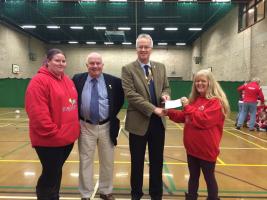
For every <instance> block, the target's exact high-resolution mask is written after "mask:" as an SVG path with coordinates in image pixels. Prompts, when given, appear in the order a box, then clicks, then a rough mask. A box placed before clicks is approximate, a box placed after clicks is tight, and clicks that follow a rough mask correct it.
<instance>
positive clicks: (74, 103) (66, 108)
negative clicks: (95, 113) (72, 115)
mask: <svg viewBox="0 0 267 200" xmlns="http://www.w3.org/2000/svg"><path fill="white" fill-rule="evenodd" d="M69 103H70V104H71V105H70V106H63V108H62V111H63V112H70V111H73V110H76V109H77V101H76V99H72V98H69Z"/></svg>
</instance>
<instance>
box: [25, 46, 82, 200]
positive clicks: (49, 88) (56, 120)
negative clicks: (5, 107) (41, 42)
mask: <svg viewBox="0 0 267 200" xmlns="http://www.w3.org/2000/svg"><path fill="white" fill-rule="evenodd" d="M65 68H66V58H65V55H64V53H63V52H62V51H61V50H59V49H50V50H49V51H48V52H47V58H46V61H45V62H44V65H43V66H41V68H40V69H39V71H38V73H37V74H36V75H35V76H34V77H33V78H32V80H31V81H30V83H29V85H28V88H27V90H26V95H25V96H26V97H25V108H26V112H27V114H28V117H29V128H30V139H31V144H32V146H33V147H34V149H35V151H36V153H37V155H38V157H39V159H40V161H41V164H42V174H41V176H40V177H39V179H38V182H37V186H36V194H37V199H38V200H59V189H60V183H61V177H62V167H63V164H64V163H65V161H66V159H67V158H68V156H69V154H70V152H71V150H72V148H73V144H74V142H75V140H76V139H77V138H78V137H79V134H80V127H79V126H80V125H79V119H78V105H77V97H78V95H77V92H76V89H75V86H74V84H73V82H72V80H71V79H69V78H68V77H67V76H66V75H65V74H64V70H65Z"/></svg>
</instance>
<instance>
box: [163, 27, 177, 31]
mask: <svg viewBox="0 0 267 200" xmlns="http://www.w3.org/2000/svg"><path fill="white" fill-rule="evenodd" d="M177 30H178V28H177V27H166V28H165V31H177Z"/></svg>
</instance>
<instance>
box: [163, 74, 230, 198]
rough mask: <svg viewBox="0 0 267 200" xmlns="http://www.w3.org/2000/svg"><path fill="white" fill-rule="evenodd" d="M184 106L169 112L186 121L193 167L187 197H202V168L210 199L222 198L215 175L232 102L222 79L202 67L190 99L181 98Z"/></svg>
mask: <svg viewBox="0 0 267 200" xmlns="http://www.w3.org/2000/svg"><path fill="white" fill-rule="evenodd" d="M181 102H182V105H183V110H175V109H170V110H166V111H165V114H166V115H168V116H169V118H170V119H171V120H172V121H174V122H177V123H184V124H185V125H184V146H185V149H186V153H187V163H188V169H189V174H190V177H189V182H188V193H186V198H185V199H186V200H196V199H197V198H198V193H197V191H198V187H199V177H200V171H202V172H203V174H204V178H205V181H206V184H207V188H208V198H207V200H218V199H219V197H218V185H217V181H216V178H215V174H214V171H215V166H216V159H217V156H218V154H219V144H220V141H221V138H222V134H223V125H224V120H225V117H226V116H227V115H228V114H229V112H230V108H229V103H228V100H227V98H226V95H225V94H224V92H223V90H222V88H221V87H220V85H219V83H218V82H217V81H216V80H215V78H214V76H213V74H212V73H211V72H210V71H209V70H200V71H199V72H197V73H196V74H195V76H194V80H193V85H192V91H191V94H190V97H189V99H187V98H186V97H182V98H181Z"/></svg>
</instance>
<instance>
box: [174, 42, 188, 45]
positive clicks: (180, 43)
mask: <svg viewBox="0 0 267 200" xmlns="http://www.w3.org/2000/svg"><path fill="white" fill-rule="evenodd" d="M185 45H186V43H184V42H177V43H176V46H185Z"/></svg>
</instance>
